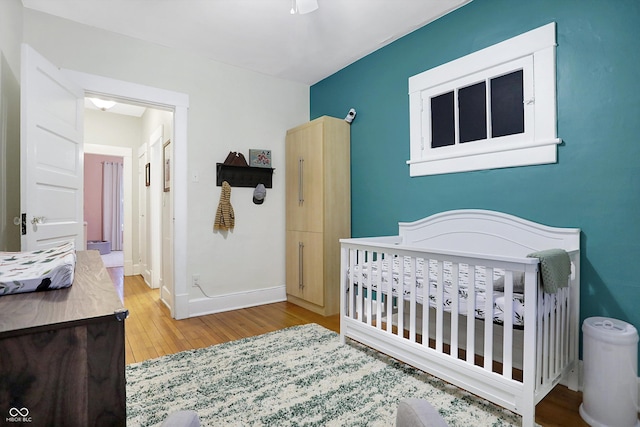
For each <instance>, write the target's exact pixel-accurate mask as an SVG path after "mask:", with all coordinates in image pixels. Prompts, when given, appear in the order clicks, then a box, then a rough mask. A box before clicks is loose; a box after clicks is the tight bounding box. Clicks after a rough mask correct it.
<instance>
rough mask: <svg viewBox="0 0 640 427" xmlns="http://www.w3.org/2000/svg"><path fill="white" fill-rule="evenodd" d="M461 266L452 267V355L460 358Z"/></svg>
mask: <svg viewBox="0 0 640 427" xmlns="http://www.w3.org/2000/svg"><path fill="white" fill-rule="evenodd" d="M459 281H460V264H459V263H457V262H454V263H452V265H451V329H450V330H451V344H450V348H451V352H450V353H449V354H451V355H452V356H453V357H455V358H456V359H457V358H458V319H459V317H458V316H459V314H460V294H459V293H458V290H459V286H460V283H459Z"/></svg>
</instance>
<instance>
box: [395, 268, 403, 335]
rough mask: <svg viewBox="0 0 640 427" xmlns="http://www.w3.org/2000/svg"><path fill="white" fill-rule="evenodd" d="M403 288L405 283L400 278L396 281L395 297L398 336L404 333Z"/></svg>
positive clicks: (401, 271) (401, 270)
mask: <svg viewBox="0 0 640 427" xmlns="http://www.w3.org/2000/svg"><path fill="white" fill-rule="evenodd" d="M400 273H401V274H403V275H404V260H403V262H402V263H401V265H400ZM404 289H405V283H404V280H400V282H399V283H398V291H397V297H398V328H397V330H396V334H398V336H400V337H402V336H403V335H404V308H405V306H404V302H405V299H404Z"/></svg>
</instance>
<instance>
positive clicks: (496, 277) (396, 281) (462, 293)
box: [354, 258, 524, 326]
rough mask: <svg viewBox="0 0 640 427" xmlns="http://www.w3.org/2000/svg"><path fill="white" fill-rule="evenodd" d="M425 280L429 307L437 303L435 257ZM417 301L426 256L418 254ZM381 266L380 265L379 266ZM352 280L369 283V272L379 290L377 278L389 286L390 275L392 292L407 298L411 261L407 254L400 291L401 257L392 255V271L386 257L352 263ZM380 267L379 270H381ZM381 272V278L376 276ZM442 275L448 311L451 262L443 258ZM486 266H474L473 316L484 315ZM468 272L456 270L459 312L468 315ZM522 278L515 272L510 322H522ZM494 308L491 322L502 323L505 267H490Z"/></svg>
mask: <svg viewBox="0 0 640 427" xmlns="http://www.w3.org/2000/svg"><path fill="white" fill-rule="evenodd" d="M427 262H428V276H427V277H428V282H429V292H428V297H429V298H428V299H429V305H430V306H431V307H434V308H435V307H436V306H437V289H438V286H437V283H438V264H437V262H436V261H434V260H428V261H427ZM415 264H416V268H415V270H416V273H415V281H416V301H417V302H418V303H420V304H422V303H423V296H424V295H425V291H424V278H425V274H424V271H425V260H424V259H421V258H417V259H416V263H415ZM380 266H381V267H380ZM354 270H355V271H354V273H355V274H354V284H355V285H359V280H360V277H362V287H367V286H369V283H370V282H369V276H371V289H372V290H373V291H377V290H378V285H377V283H378V282H380V283H382V285H383V289H384V288H386V286H388V283H389V277H392V278H393V282H392V292H393V295H394V296H396V297H398V296H400V295H401V294H402V295H403V297H404V298H405V299H409V298H410V296H411V287H410V282H411V280H412V275H413V274H412V263H411V261H410V259H409V258H405V259H404V269H403V277H404V280H403V287H402V292H400V277H399V276H400V259H399V258H394V262H393V267H392V271H391V272H390V271H389V262H388V261H387V260H384V261H382V262H381V263H376V262H374V263H363V264H358V265H355V267H354ZM380 270H382V271H380ZM380 274H382V278H381V279H379V278H378V277H379V276H380ZM442 276H443V282H444V291H443V307H444V310H445V311H451V307H452V305H453V299H454V298H453V286H452V281H451V280H452V268H451V263H447V262H444V263H443V269H442ZM485 276H486V269H485V268H484V267H481V266H476V267H475V283H474V289H475V293H474V294H475V305H474V307H475V308H474V316H475V317H476V318H477V319H486V318H487V317H488V316H487V310H486V308H487V291H486V277H485ZM468 277H469V274H468V268H465V266H461V268H460V269H459V274H458V312H459V313H460V314H462V315H465V316H466V315H467V314H468V311H469V307H470V306H471V304H470V303H469V279H468ZM523 282H524V278H523V277H522V276H518V275H514V292H513V298H512V300H511V304H512V307H513V311H512V312H513V316H512V317H513V319H512V321H513V325H514V326H523V325H524V294H523V292H524V283H523ZM493 284H494V287H493V304H491V305H490V306H492V307H493V310H492V311H493V312H492V313H491V312H490V313H488V314H489V316H492V317H493V322H495V323H499V324H502V323H504V313H505V296H504V270H499V269H494V271H493Z"/></svg>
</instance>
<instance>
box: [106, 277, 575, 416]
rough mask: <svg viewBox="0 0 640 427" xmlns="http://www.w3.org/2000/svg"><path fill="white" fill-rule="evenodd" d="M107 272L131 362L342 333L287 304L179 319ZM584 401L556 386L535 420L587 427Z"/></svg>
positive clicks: (132, 281)
mask: <svg viewBox="0 0 640 427" xmlns="http://www.w3.org/2000/svg"><path fill="white" fill-rule="evenodd" d="M108 270H110V271H109V273H110V275H111V277H112V278H113V280H114V285H115V286H116V289H117V290H119V292H120V293H121V295H123V298H124V306H125V307H126V308H127V309H128V310H129V312H130V316H129V319H127V321H126V324H125V335H126V340H125V344H126V348H125V359H126V363H127V364H130V363H136V362H142V361H144V360H147V359H152V358H156V357H160V356H163V355H165V354H171V353H177V352H179V351H184V350H189V349H193V348H200V347H207V346H210V345H215V344H220V343H223V342H227V341H233V340H238V339H241V338H246V337H249V336H255V335H261V334H264V333H267V332H272V331H276V330H279V329H284V328H288V327H291V326H295V325H303V324H306V323H317V324H319V325H321V326H324V327H325V328H327V329H330V330H333V331H336V332H339V330H340V316H339V315H334V316H328V317H324V316H321V315H319V314H316V313H313V312H311V311H309V310H306V309H304V308H302V307H299V306H297V305H295V304H291V303H289V302H280V303H274V304H267V305H263V306H259V307H250V308H244V309H240V310H234V311H229V312H224V313H216V314H210V315H206V316H199V317H196V318H191V319H184V320H175V319H172V318H171V315H170V312H169V310H168V309H167V307H166V306H165V305H164V304H163V303H162V302H161V301H160V297H159V291H158V290H157V289H155V290H154V289H150V288H149V287H148V286H147V285H146V284H145V282H144V280H143V279H142V277H141V276H126V277H124V280H122V276H123V271H122V270H118V269H116V270H115V271H112V270H114V269H108ZM118 288H120V289H118ZM580 403H582V393H579V392H574V391H571V390H569V389H567V388H566V387H564V386H562V385H558V386H556V387H555V388H554V389H553V390H552V391H551V393H549V395H548V396H547V397H546V398H545V399H543V400H542V402H540V403H539V404H538V406H536V422H537V423H538V424H540V425H541V426H542V427H568V426H571V427H586V426H587V424H586V423H585V422H584V421H583V420H582V418H580V415H579V413H578V408H579V406H580Z"/></svg>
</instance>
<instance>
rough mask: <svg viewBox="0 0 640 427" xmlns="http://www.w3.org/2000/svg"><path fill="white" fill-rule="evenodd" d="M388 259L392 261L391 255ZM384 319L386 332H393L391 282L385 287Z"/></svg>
mask: <svg viewBox="0 0 640 427" xmlns="http://www.w3.org/2000/svg"><path fill="white" fill-rule="evenodd" d="M389 259H393V254H389ZM400 273H402V269H400ZM386 317H387V332H389V333H391V332H392V331H393V283H392V282H389V285H388V286H387V309H386Z"/></svg>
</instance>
